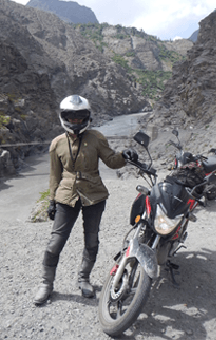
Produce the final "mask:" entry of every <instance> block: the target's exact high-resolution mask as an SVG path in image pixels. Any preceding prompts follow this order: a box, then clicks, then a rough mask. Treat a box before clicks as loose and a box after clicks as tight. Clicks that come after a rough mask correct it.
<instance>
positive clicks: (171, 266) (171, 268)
mask: <svg viewBox="0 0 216 340" xmlns="http://www.w3.org/2000/svg"><path fill="white" fill-rule="evenodd" d="M166 266H167V268H166V270H167V271H169V272H170V275H171V279H172V283H173V285H174V286H176V287H179V284H178V283H177V282H176V280H175V275H174V272H173V271H174V270H178V268H179V266H178V265H177V264H175V263H172V262H170V261H169V260H168V261H167V263H166ZM177 274H178V272H177Z"/></svg>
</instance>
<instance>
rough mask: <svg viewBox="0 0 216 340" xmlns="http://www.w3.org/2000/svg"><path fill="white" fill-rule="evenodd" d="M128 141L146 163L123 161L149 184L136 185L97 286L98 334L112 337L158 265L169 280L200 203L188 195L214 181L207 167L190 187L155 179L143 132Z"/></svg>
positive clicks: (135, 312) (138, 304)
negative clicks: (126, 220)
mask: <svg viewBox="0 0 216 340" xmlns="http://www.w3.org/2000/svg"><path fill="white" fill-rule="evenodd" d="M134 140H135V141H136V142H137V143H138V144H139V145H141V146H143V147H144V148H145V149H146V151H147V153H148V155H149V158H150V164H148V165H147V164H142V163H140V162H139V159H138V160H137V161H136V162H132V161H128V162H129V163H130V164H132V165H133V166H135V167H136V168H138V169H139V175H140V176H141V177H143V178H144V179H145V180H146V181H147V183H148V184H149V187H150V188H147V187H145V186H142V185H138V186H137V188H136V189H137V191H138V195H137V197H136V199H135V201H134V202H133V204H132V208H131V213H130V224H131V226H132V227H130V230H129V231H128V232H127V233H126V236H125V237H124V239H123V242H122V247H121V250H120V251H119V252H118V253H117V254H116V256H115V257H114V261H115V263H114V265H113V266H112V268H111V270H110V272H109V275H108V277H107V279H106V281H105V283H104V285H103V288H102V291H101V294H100V298H99V322H100V325H101V327H102V329H103V332H104V333H106V334H108V335H110V336H118V335H120V334H121V333H122V332H124V331H125V330H126V329H128V328H129V327H130V326H131V325H132V324H133V323H134V322H135V321H136V319H137V317H138V316H139V314H140V313H141V310H142V309H143V308H144V306H145V304H146V302H147V299H148V297H149V294H150V290H151V287H152V284H153V280H155V279H156V278H157V277H158V276H159V269H160V266H162V265H166V266H167V267H168V268H169V271H170V273H171V277H172V279H173V283H174V284H176V281H175V276H174V270H175V269H177V266H176V264H173V263H172V262H171V260H170V259H171V258H172V257H173V256H174V254H175V253H176V252H177V251H178V249H179V248H180V247H181V245H182V244H183V243H184V242H185V240H186V238H187V226H188V223H189V221H192V222H195V221H196V216H195V215H194V209H195V208H196V206H197V205H198V204H200V205H203V201H202V195H199V197H197V195H194V192H195V190H196V189H197V188H199V187H201V186H203V185H206V184H214V185H215V184H216V175H215V171H213V172H212V173H211V174H210V175H206V176H205V177H204V178H203V182H201V183H199V184H197V185H195V186H194V187H193V188H192V189H189V190H188V188H187V187H185V186H183V185H182V184H181V183H180V182H179V183H177V182H176V180H175V177H172V176H167V177H166V180H165V181H163V182H159V183H157V171H156V170H155V169H154V168H153V167H152V158H151V155H150V153H149V150H148V145H149V140H150V138H149V136H148V135H146V134H145V133H144V132H142V131H139V132H137V134H136V135H135V136H134Z"/></svg>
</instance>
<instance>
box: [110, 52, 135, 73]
mask: <svg viewBox="0 0 216 340" xmlns="http://www.w3.org/2000/svg"><path fill="white" fill-rule="evenodd" d="M112 60H113V61H115V62H116V63H117V64H119V65H121V67H123V68H125V69H126V70H127V71H128V72H131V71H132V69H131V68H130V67H129V65H128V61H127V60H126V59H125V58H124V57H122V56H121V55H119V54H115V55H114V56H113V57H112Z"/></svg>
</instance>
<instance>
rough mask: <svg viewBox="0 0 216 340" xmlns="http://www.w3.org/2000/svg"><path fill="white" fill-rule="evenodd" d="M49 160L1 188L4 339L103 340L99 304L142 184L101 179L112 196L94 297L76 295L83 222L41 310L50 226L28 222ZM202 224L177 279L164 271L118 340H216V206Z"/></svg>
mask: <svg viewBox="0 0 216 340" xmlns="http://www.w3.org/2000/svg"><path fill="white" fill-rule="evenodd" d="M48 167H49V165H48V157H47V155H42V156H38V157H35V158H34V159H33V160H32V161H30V160H29V162H28V166H27V167H26V168H24V169H23V171H21V173H20V175H19V176H18V177H17V178H14V179H11V180H9V181H7V182H5V183H4V184H3V185H1V186H0V234H1V237H0V279H1V290H0V340H3V339H9V340H12V339H33V340H42V339H43V340H59V339H61V340H72V339H73V340H78V339H80V340H84V339H85V340H92V339H95V340H106V339H110V337H109V336H107V335H105V334H103V333H102V331H101V328H100V325H99V322H98V308H97V307H98V298H99V295H100V290H101V288H102V284H103V282H104V280H105V278H106V276H107V274H108V272H109V269H110V267H111V266H112V263H113V262H112V257H113V255H114V254H115V253H116V252H117V251H118V249H119V245H120V243H121V241H122V235H123V234H125V231H126V230H127V228H128V220H129V214H130V206H131V203H132V201H133V200H134V198H135V196H136V190H135V187H136V185H137V184H138V183H140V180H136V179H134V178H133V177H130V178H128V179H127V180H120V179H117V177H115V179H111V177H109V176H107V177H106V178H105V179H104V182H105V184H106V186H107V187H108V189H109V191H110V198H109V200H108V203H107V208H106V211H105V213H104V215H103V219H102V223H101V230H100V250H99V254H98V259H97V262H96V265H95V267H94V269H93V272H92V276H91V281H92V283H93V284H94V286H95V288H96V298H95V299H92V300H88V299H84V298H82V297H81V296H80V291H79V290H78V289H77V285H76V281H77V271H78V267H79V264H80V261H81V252H82V247H83V241H82V239H83V235H82V225H81V218H80V217H79V220H78V223H77V224H76V226H75V227H74V230H73V232H72V235H71V237H70V239H69V241H68V242H67V244H66V246H65V248H64V250H63V252H62V254H61V258H60V263H59V266H58V270H57V276H56V281H55V288H54V293H53V295H52V298H51V300H49V301H48V302H47V303H46V304H45V305H44V306H42V307H35V306H34V305H33V303H32V300H33V298H34V295H35V293H36V290H37V287H38V285H39V282H40V275H41V262H42V257H43V251H44V248H45V245H46V243H47V241H48V239H49V235H50V231H51V227H52V222H45V223H30V222H28V216H29V214H30V212H31V209H32V207H33V206H34V204H35V202H36V200H37V199H38V198H39V192H40V191H43V190H45V189H47V187H48V178H49V174H48V173H49V170H48ZM196 215H197V222H196V223H191V224H190V226H189V229H188V231H189V233H188V239H187V240H186V243H185V245H186V246H187V248H186V249H184V248H182V249H181V250H180V251H179V252H178V256H177V257H176V259H175V263H177V264H179V265H180V267H179V275H178V276H176V280H177V282H178V283H179V288H175V287H174V286H173V284H172V283H171V280H170V277H169V274H168V273H167V272H166V271H165V270H164V269H163V268H162V270H161V275H160V277H159V278H158V280H157V281H156V282H155V283H154V287H153V289H152V291H151V296H150V299H149V300H148V302H147V305H146V306H145V308H144V309H143V312H142V313H141V315H140V316H139V318H138V320H137V321H136V322H135V323H134V325H133V326H132V327H131V328H130V329H128V330H127V331H126V332H125V333H124V334H123V335H122V336H121V337H120V339H125V340H126V339H128V340H129V339H130V340H141V339H143V340H144V339H147V340H161V339H162V340H168V339H170V340H171V339H175V340H215V339H216V299H215V297H216V285H215V282H216V270H215V268H216V237H215V221H216V202H215V201H212V202H209V205H208V207H207V208H205V209H204V208H198V209H197V214H196Z"/></svg>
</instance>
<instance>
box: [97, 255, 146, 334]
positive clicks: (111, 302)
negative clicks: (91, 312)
mask: <svg viewBox="0 0 216 340" xmlns="http://www.w3.org/2000/svg"><path fill="white" fill-rule="evenodd" d="M113 279H114V277H113V276H111V275H109V276H108V278H107V280H106V282H105V283H104V285H103V289H102V291H101V294H100V300H99V321H100V324H101V326H102V329H103V332H104V333H106V334H108V335H110V336H117V335H119V334H121V333H122V332H124V331H125V330H126V329H127V328H129V327H130V326H131V325H132V324H133V322H134V321H136V319H137V318H138V316H139V314H140V312H141V310H142V307H143V306H144V305H145V303H146V301H147V299H148V296H149V293H150V288H151V284H152V279H151V278H150V277H149V276H148V275H147V273H146V271H145V270H144V268H143V267H141V265H140V264H139V262H138V261H137V260H136V259H131V260H130V261H129V263H127V265H126V266H125V268H124V271H123V274H122V277H121V279H120V281H119V283H118V287H117V288H116V289H115V290H114V289H113Z"/></svg>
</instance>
